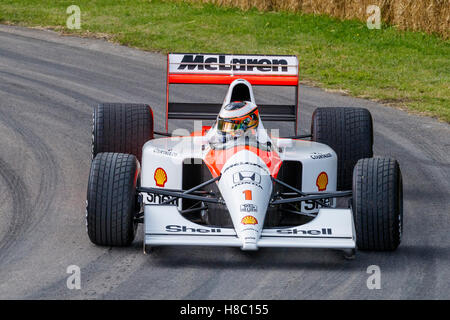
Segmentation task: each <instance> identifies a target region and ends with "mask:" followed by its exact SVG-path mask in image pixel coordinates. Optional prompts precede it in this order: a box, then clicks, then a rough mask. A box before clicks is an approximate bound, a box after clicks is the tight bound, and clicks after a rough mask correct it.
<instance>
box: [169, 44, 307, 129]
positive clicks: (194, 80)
mask: <svg viewBox="0 0 450 320" xmlns="http://www.w3.org/2000/svg"><path fill="white" fill-rule="evenodd" d="M236 79H245V80H247V81H248V82H250V83H251V84H252V85H265V86H291V87H295V95H294V96H295V98H294V99H295V100H294V101H293V102H292V104H289V105H272V104H258V107H259V110H260V115H261V118H262V119H263V120H267V121H289V122H294V123H295V133H297V109H298V59H297V57H296V56H279V55H243V54H240V55H231V54H202V53H169V54H168V55H167V79H166V85H167V94H166V132H168V130H169V119H199V120H214V119H216V117H217V115H218V114H219V111H220V108H221V106H222V104H221V103H217V104H212V103H192V102H189V103H186V102H171V101H170V99H169V90H170V85H172V84H202V85H208V84H215V85H217V84H219V85H229V84H230V83H231V82H233V81H234V80H236Z"/></svg>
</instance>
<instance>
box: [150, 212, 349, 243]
mask: <svg viewBox="0 0 450 320" xmlns="http://www.w3.org/2000/svg"><path fill="white" fill-rule="evenodd" d="M144 215H145V217H144V230H145V239H144V245H148V246H160V245H188V246H228V247H241V248H243V241H242V240H241V239H239V238H238V237H237V235H236V232H235V230H234V228H222V227H214V226H204V225H199V224H196V223H193V222H191V221H189V220H187V219H185V218H184V217H183V216H182V215H181V214H180V213H179V212H178V209H177V207H176V206H174V205H158V204H147V205H145V208H144ZM258 247H292V248H331V249H354V248H355V247H356V244H355V227H354V223H353V215H352V211H351V209H334V208H333V209H329V208H326V209H325V208H321V209H320V210H319V213H318V215H317V217H316V218H314V220H312V221H311V222H309V223H307V224H303V225H301V226H294V227H283V228H281V227H280V228H268V229H263V230H262V234H261V237H260V239H259V240H258V241H257V243H256V247H255V248H252V250H255V249H257V248H258Z"/></svg>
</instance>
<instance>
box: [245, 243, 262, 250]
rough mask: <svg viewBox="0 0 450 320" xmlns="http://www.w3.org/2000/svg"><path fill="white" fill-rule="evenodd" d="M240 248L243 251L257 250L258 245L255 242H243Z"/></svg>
mask: <svg viewBox="0 0 450 320" xmlns="http://www.w3.org/2000/svg"><path fill="white" fill-rule="evenodd" d="M241 249H242V250H244V251H256V250H258V246H257V245H256V243H249V242H244V243H243V244H242V247H241Z"/></svg>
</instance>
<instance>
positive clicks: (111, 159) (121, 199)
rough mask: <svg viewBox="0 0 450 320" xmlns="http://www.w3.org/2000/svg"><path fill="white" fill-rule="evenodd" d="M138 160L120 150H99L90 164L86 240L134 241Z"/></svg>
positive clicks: (113, 243)
mask: <svg viewBox="0 0 450 320" xmlns="http://www.w3.org/2000/svg"><path fill="white" fill-rule="evenodd" d="M138 176H139V163H138V162H137V160H136V157H135V156H133V155H130V154H122V153H99V154H97V155H96V156H95V158H94V160H93V161H92V164H91V171H90V174H89V183H88V190H87V208H86V211H87V212H86V223H87V231H88V235H89V239H90V240H91V241H92V242H93V243H95V244H97V245H102V246H127V245H130V244H131V242H133V240H134V237H135V234H136V228H137V223H136V221H135V216H136V211H137V209H138V206H137V201H136V184H137V180H138Z"/></svg>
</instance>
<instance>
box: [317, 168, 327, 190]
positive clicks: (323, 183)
mask: <svg viewBox="0 0 450 320" xmlns="http://www.w3.org/2000/svg"><path fill="white" fill-rule="evenodd" d="M327 185H328V175H327V173H326V172H321V173H320V174H319V176H318V177H317V180H316V186H317V188H318V189H319V191H325V190H326V189H327Z"/></svg>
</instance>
